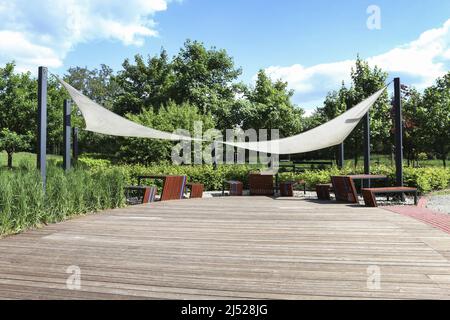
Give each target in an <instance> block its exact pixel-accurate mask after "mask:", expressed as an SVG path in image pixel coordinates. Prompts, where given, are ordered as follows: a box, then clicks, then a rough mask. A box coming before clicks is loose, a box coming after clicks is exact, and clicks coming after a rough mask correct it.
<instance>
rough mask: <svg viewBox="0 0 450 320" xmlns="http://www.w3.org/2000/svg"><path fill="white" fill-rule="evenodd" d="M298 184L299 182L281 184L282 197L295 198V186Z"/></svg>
mask: <svg viewBox="0 0 450 320" xmlns="http://www.w3.org/2000/svg"><path fill="white" fill-rule="evenodd" d="M296 184H297V182H295V181H283V182H280V196H282V197H293V196H294V186H295V185H296Z"/></svg>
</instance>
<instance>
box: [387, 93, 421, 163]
mask: <svg viewBox="0 0 450 320" xmlns="http://www.w3.org/2000/svg"><path fill="white" fill-rule="evenodd" d="M402 105H403V109H402V112H403V123H404V127H403V152H404V154H405V156H406V159H407V161H408V165H411V163H413V164H414V161H416V160H418V155H419V153H420V152H421V151H425V149H426V147H425V145H426V141H425V139H424V138H425V136H423V132H422V130H421V128H422V127H424V126H425V120H426V119H425V118H424V117H423V115H424V110H423V99H422V95H421V94H420V93H419V92H418V91H417V90H416V89H414V88H406V87H404V88H403V90H402ZM391 116H392V118H393V117H394V110H393V109H392V110H391Z"/></svg>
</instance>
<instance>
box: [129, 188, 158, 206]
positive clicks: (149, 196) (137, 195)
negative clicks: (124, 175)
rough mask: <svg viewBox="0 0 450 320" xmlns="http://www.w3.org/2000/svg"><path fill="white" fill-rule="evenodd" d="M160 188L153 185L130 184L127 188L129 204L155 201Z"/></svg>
mask: <svg viewBox="0 0 450 320" xmlns="http://www.w3.org/2000/svg"><path fill="white" fill-rule="evenodd" d="M157 192H158V190H157V188H156V187H152V186H130V187H126V188H125V196H126V199H127V204H142V203H149V202H153V201H155V196H156V194H157Z"/></svg>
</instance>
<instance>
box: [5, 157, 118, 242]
mask: <svg viewBox="0 0 450 320" xmlns="http://www.w3.org/2000/svg"><path fill="white" fill-rule="evenodd" d="M124 187H125V177H124V175H123V174H122V172H121V171H120V170H118V169H116V168H109V169H105V170H102V171H99V172H92V171H90V170H84V169H74V170H71V171H69V172H68V173H65V172H64V171H63V170H62V169H61V168H59V167H55V166H54V165H50V166H49V168H48V171H47V188H46V193H45V194H44V192H43V188H42V180H41V177H40V175H39V172H38V171H37V170H35V169H27V168H22V167H21V168H17V169H14V170H8V169H5V168H2V169H0V236H2V235H7V234H11V233H17V232H20V231H23V230H26V229H30V228H33V227H36V226H40V225H41V224H47V223H53V222H58V221H63V220H66V219H69V218H70V217H72V216H74V215H80V214H86V213H90V212H96V211H99V210H104V209H109V208H117V207H121V206H123V205H124V204H125V196H124Z"/></svg>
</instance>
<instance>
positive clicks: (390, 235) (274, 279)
mask: <svg viewBox="0 0 450 320" xmlns="http://www.w3.org/2000/svg"><path fill="white" fill-rule="evenodd" d="M449 260H450V235H448V234H447V233H444V232H442V231H440V230H437V229H434V228H433V227H431V226H429V225H426V224H424V223H422V222H420V221H417V220H414V219H412V218H409V217H406V216H402V215H399V214H396V213H393V212H388V211H385V210H383V209H380V208H365V207H360V206H351V205H344V204H336V203H335V202H331V201H330V202H314V201H306V200H300V199H294V198H278V199H272V198H269V197H224V198H209V199H191V200H179V201H167V202H159V203H154V204H149V205H142V206H133V207H128V208H125V209H118V210H111V211H107V212H104V213H100V214H96V215H90V216H85V217H78V218H75V219H73V220H70V221H66V222H62V223H58V224H52V225H48V226H46V227H44V228H41V229H39V230H33V231H29V232H26V233H23V234H20V235H16V236H11V237H7V238H4V239H1V240H0V298H3V299H9V298H13V299H23V298H25V299H77V298H83V299H105V298H106V299H130V298H132V299H133V298H134V299H145V298H149V299H228V298H231V299H236V298H238V299H247V298H249V299H266V298H268V299H336V298H343V299H348V298H387V299H423V298H425V299H448V298H450V261H449ZM70 266H76V267H79V268H80V270H81V277H80V279H81V282H80V287H79V290H77V289H75V290H70V289H69V288H68V286H67V279H68V277H69V276H70V275H71V274H69V273H67V269H68V267H70ZM377 270H379V271H380V277H379V278H377V275H376V271H377ZM373 272H375V274H373ZM377 279H379V280H380V281H379V282H377ZM71 280H73V278H71ZM69 284H74V282H71V281H69ZM377 284H379V286H378V285H377ZM70 287H71V288H72V289H74V288H73V287H72V286H70Z"/></svg>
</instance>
